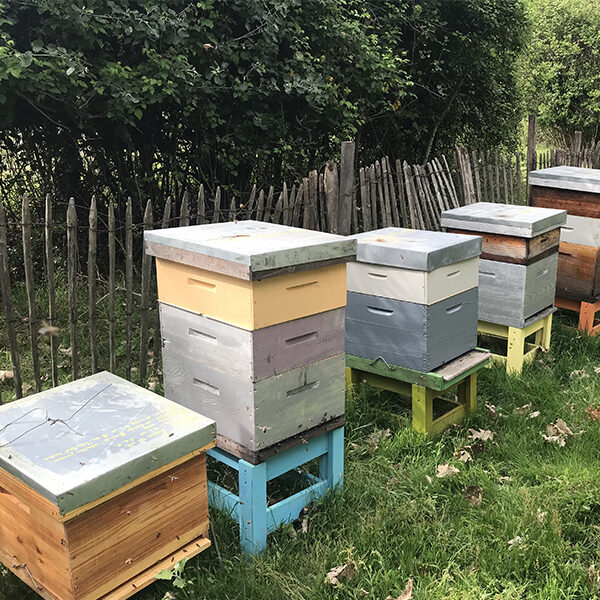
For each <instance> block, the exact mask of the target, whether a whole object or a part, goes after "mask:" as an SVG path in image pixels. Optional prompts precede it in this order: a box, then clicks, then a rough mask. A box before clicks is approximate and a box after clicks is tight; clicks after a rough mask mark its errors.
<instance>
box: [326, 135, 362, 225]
mask: <svg viewBox="0 0 600 600" xmlns="http://www.w3.org/2000/svg"><path fill="white" fill-rule="evenodd" d="M355 152H356V143H355V142H342V157H341V160H340V195H339V209H338V226H337V232H338V233H339V234H340V235H350V228H351V225H352V206H353V204H354V203H353V202H352V197H353V195H354V154H355ZM330 223H331V222H330ZM329 227H330V228H331V225H330V226H329Z"/></svg>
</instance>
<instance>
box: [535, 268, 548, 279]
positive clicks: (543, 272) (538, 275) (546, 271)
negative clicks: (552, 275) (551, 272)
mask: <svg viewBox="0 0 600 600" xmlns="http://www.w3.org/2000/svg"><path fill="white" fill-rule="evenodd" d="M547 273H548V269H544V270H543V271H540V272H539V273H538V274H537V275H536V277H543V276H544V275H546V274H547Z"/></svg>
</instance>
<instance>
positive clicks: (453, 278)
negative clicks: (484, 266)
mask: <svg viewBox="0 0 600 600" xmlns="http://www.w3.org/2000/svg"><path fill="white" fill-rule="evenodd" d="M352 237H353V238H355V239H356V240H357V242H358V247H357V261H356V262H355V263H350V264H349V265H348V306H347V309H346V352H347V353H348V354H351V355H354V356H360V357H363V358H369V359H372V360H376V359H378V358H382V359H384V360H385V361H386V362H388V363H389V364H391V365H398V366H402V367H407V368H410V369H415V370H418V371H424V372H428V371H432V370H433V369H436V368H437V367H440V366H441V365H442V364H444V363H446V362H449V361H451V360H453V359H455V358H457V357H458V356H460V355H462V354H464V353H466V352H469V351H470V350H472V349H473V348H475V345H476V341H477V280H478V257H479V254H480V252H481V240H480V239H479V238H474V237H470V236H464V235H454V234H449V233H440V232H433V231H417V230H411V229H400V228H395V227H389V228H386V229H380V230H378V231H370V232H367V233H362V234H358V235H355V236H352Z"/></svg>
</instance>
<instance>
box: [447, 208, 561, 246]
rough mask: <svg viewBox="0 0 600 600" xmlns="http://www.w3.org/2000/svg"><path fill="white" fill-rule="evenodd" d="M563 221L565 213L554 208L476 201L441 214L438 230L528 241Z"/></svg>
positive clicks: (559, 225)
mask: <svg viewBox="0 0 600 600" xmlns="http://www.w3.org/2000/svg"><path fill="white" fill-rule="evenodd" d="M566 222H567V211H566V210H558V209H555V208H538V207H534V206H515V205H514V204H495V203H492V202H477V203H476V204H467V205H466V206H461V207H459V208H453V209H452V210H446V211H444V212H443V213H442V227H447V228H449V229H464V230H465V231H481V232H483V233H498V234H500V235H512V236H515V237H523V238H532V237H535V236H537V235H541V234H542V233H546V232H547V231H551V230H552V229H556V228H557V227H561V226H562V225H564V224H565V223H566Z"/></svg>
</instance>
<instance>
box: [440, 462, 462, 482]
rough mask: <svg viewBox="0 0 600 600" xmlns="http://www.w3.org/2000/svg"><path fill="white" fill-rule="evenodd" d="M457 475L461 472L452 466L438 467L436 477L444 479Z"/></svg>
mask: <svg viewBox="0 0 600 600" xmlns="http://www.w3.org/2000/svg"><path fill="white" fill-rule="evenodd" d="M457 473H460V471H459V470H458V469H457V468H456V467H453V466H452V465H438V468H437V473H436V477H438V478H439V479H442V478H444V477H452V476H453V475H456V474H457Z"/></svg>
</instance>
